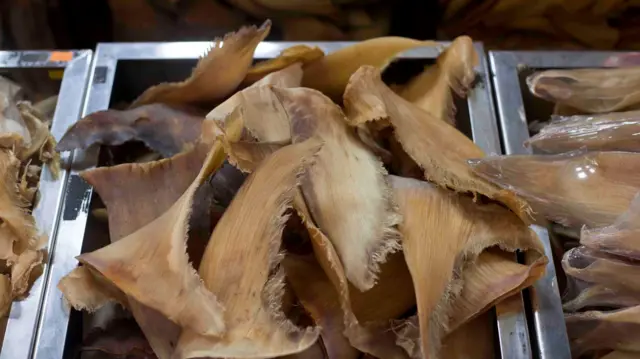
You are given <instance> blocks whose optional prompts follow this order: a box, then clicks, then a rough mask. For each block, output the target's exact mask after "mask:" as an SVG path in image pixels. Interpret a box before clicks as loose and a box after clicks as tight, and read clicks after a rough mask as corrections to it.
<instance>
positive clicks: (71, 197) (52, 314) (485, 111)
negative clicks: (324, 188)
mask: <svg viewBox="0 0 640 359" xmlns="http://www.w3.org/2000/svg"><path fill="white" fill-rule="evenodd" d="M299 44H302V43H298V42H262V43H260V44H259V45H258V47H257V49H256V51H255V55H254V57H255V58H257V59H268V58H273V57H276V56H277V55H278V54H279V53H280V52H281V51H282V50H284V49H286V48H288V47H290V46H293V45H299ZM303 44H306V45H310V46H317V47H319V48H321V49H322V50H323V51H325V53H330V52H333V51H336V50H338V49H340V48H343V47H345V46H349V45H352V44H354V43H349V42H340V43H336V42H306V43H303ZM448 44H449V43H447V42H443V43H441V45H442V46H437V47H424V48H417V49H413V50H409V51H406V52H404V53H402V54H400V56H399V58H400V59H435V58H436V57H437V56H438V55H439V54H440V52H441V51H442V49H443V48H444V47H446V46H447V45H448ZM210 46H211V43H210V42H173V43H108V44H99V45H98V47H97V50H96V54H95V57H94V63H93V66H92V78H91V81H90V82H91V84H90V89H89V93H88V96H87V103H86V113H91V112H94V111H99V110H104V109H107V108H108V107H109V102H110V99H111V92H112V88H113V83H114V78H115V72H116V67H117V65H118V61H120V60H184V59H192V60H194V59H197V58H199V57H200V56H202V55H203V54H204V53H205V52H206V51H207V50H208V49H209V48H210ZM476 48H477V49H478V51H479V53H480V54H481V58H482V59H483V60H482V62H481V63H480V64H479V65H478V67H477V68H476V72H477V73H478V75H479V77H480V79H481V80H480V82H479V85H478V86H477V87H476V89H474V90H472V91H471V93H470V95H469V100H468V106H469V115H470V117H471V119H470V120H471V129H472V134H473V137H474V140H475V141H476V142H478V143H479V146H480V147H481V148H483V149H484V150H485V151H487V152H489V153H499V151H500V138H499V133H498V127H497V123H496V118H495V112H494V111H493V108H492V106H493V104H492V101H491V82H490V81H489V72H488V68H487V63H486V59H484V57H483V54H484V52H483V49H482V45H479V44H476ZM96 164H97V157H96V153H95V152H91V153H88V152H87V151H75V152H74V154H73V159H72V168H73V169H74V171H72V172H71V174H70V179H69V181H68V186H67V191H66V192H67V196H66V198H65V200H64V204H63V206H64V208H63V210H62V212H63V213H64V215H63V218H62V219H61V220H60V223H59V229H58V235H57V236H58V238H60V241H62V240H64V241H65V243H66V245H65V246H64V247H62V246H58V249H59V250H58V251H57V252H56V256H59V257H64V258H60V260H58V261H57V262H56V263H55V264H54V266H53V267H52V270H51V271H52V274H51V280H52V281H54V280H55V281H57V280H59V279H60V278H61V277H62V276H64V275H65V274H66V273H68V272H69V271H71V270H72V269H73V268H74V267H75V266H76V265H77V261H75V259H74V258H75V256H77V255H78V254H80V251H81V248H82V241H83V237H84V231H85V229H86V222H87V217H88V205H89V203H90V200H91V187H89V186H88V185H87V184H85V183H84V182H83V181H81V180H80V179H79V177H78V176H77V172H75V170H79V169H87V168H91V167H93V166H95V165H96ZM67 214H68V215H67ZM52 290H54V289H53V288H52ZM49 298H50V300H49V301H48V303H47V305H46V306H45V307H43V318H44V320H43V324H42V325H41V326H40V337H39V338H40V341H39V342H37V343H35V349H34V353H35V355H34V358H37V359H61V358H62V355H63V351H64V343H65V339H66V335H67V329H68V322H69V315H70V311H69V309H65V307H64V305H63V298H62V295H61V293H60V292H59V291H57V290H56V291H55V293H54V292H51V293H50V294H49ZM502 321H504V320H503V319H501V318H499V319H498V322H499V323H500V322H502ZM499 325H500V324H499ZM508 325H509V323H507V322H504V323H503V324H502V326H503V327H504V326H508ZM524 328H526V325H524ZM508 341H509V339H508V338H506V337H505V338H504V342H505V343H507V342H508ZM505 345H506V344H505ZM522 345H524V346H527V348H528V341H519V342H514V343H513V344H512V346H514V347H516V346H522ZM504 358H509V359H512V358H513V359H520V358H523V357H518V356H505V357H504ZM0 359H2V358H0Z"/></svg>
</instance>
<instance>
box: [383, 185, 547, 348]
mask: <svg viewBox="0 0 640 359" xmlns="http://www.w3.org/2000/svg"><path fill="white" fill-rule="evenodd" d="M390 182H391V184H392V186H393V188H394V194H395V198H396V201H397V202H398V205H399V207H400V212H401V214H402V216H403V218H404V221H403V222H402V223H401V224H400V231H401V233H402V234H403V241H402V246H403V249H404V256H405V259H406V261H407V265H408V267H409V271H410V272H411V276H412V278H413V284H414V287H415V290H416V302H417V305H418V319H419V326H420V345H417V346H418V347H420V348H421V350H422V356H424V357H437V356H438V353H439V352H440V349H441V348H440V347H441V344H442V340H443V339H444V336H445V335H446V334H447V333H449V332H450V331H451V330H453V329H455V327H457V326H460V325H462V324H464V322H465V321H468V320H469V319H470V318H472V317H474V316H476V315H478V314H480V313H481V312H482V311H484V310H486V309H488V308H489V307H490V306H491V305H492V304H494V303H495V302H496V301H498V300H500V299H501V298H503V297H504V296H506V295H509V294H511V293H513V292H515V291H517V290H518V289H520V288H522V286H523V285H527V284H529V283H531V281H532V280H535V278H537V277H539V276H540V275H542V273H543V271H542V269H541V267H543V266H544V264H545V260H544V256H543V254H542V253H543V249H542V246H541V244H540V243H539V240H538V238H537V236H536V235H535V233H534V232H533V231H532V230H530V229H529V228H528V227H527V226H526V225H525V224H524V223H523V222H522V221H521V220H520V219H519V218H518V217H517V216H516V215H515V214H513V213H511V212H509V211H508V210H507V209H505V208H504V207H501V206H499V205H496V204H488V205H480V204H476V203H474V202H473V200H472V198H470V197H462V196H460V195H458V194H456V193H452V192H448V191H446V190H443V189H440V188H437V187H434V186H433V185H431V184H429V183H427V182H423V181H418V180H414V179H409V178H400V177H394V176H391V179H390ZM493 246H499V247H500V248H502V249H503V250H507V251H515V250H516V249H522V250H531V251H533V252H535V253H536V257H537V260H536V265H535V266H534V267H536V268H537V269H536V272H537V274H536V275H531V276H530V275H529V274H528V273H527V272H528V271H527V268H523V269H524V271H523V270H522V269H520V268H517V269H515V270H514V269H512V268H510V265H509V264H508V263H504V262H501V261H492V260H486V259H495V258H493V257H491V256H492V254H491V252H489V253H487V252H485V253H483V252H484V251H485V250H486V249H487V248H489V247H493ZM480 255H484V259H485V260H486V261H482V262H480V261H479V256H480ZM487 256H489V258H487ZM474 265H475V266H476V267H475V268H474V267H472V266H474ZM465 269H471V271H469V272H467V273H465ZM495 275H498V276H499V277H502V278H500V279H501V280H498V279H496V278H491V277H488V276H495ZM530 277H533V278H530ZM425 278H428V280H426V279H425ZM466 279H469V280H470V281H469V282H468V283H467V282H466V281H465V280H466ZM472 280H475V281H476V282H478V281H480V282H482V283H472V282H471V281H472ZM510 280H514V281H515V283H507V282H509V281H510ZM487 284H489V285H491V287H487ZM479 287H482V288H484V289H485V292H484V293H483V291H482V290H478V288H479ZM487 288H490V289H489V290H488V291H487ZM465 290H466V292H465ZM463 293H464V295H471V297H469V298H462V297H463ZM479 296H483V297H482V298H480V297H479ZM460 311H461V312H460Z"/></svg>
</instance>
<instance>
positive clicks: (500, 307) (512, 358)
mask: <svg viewBox="0 0 640 359" xmlns="http://www.w3.org/2000/svg"><path fill="white" fill-rule="evenodd" d="M476 50H477V51H478V53H480V54H484V49H483V48H480V49H476ZM480 65H481V67H482V68H483V69H486V71H485V72H483V73H481V75H480V81H479V82H478V85H477V87H476V91H474V92H473V93H471V94H470V95H469V101H470V102H477V105H476V106H474V107H473V111H480V113H474V112H472V111H470V114H471V116H472V117H484V118H486V119H487V120H484V121H473V122H472V126H473V127H472V131H473V140H474V142H475V143H477V144H478V146H480V148H482V150H483V151H484V152H485V153H487V154H488V155H492V154H501V153H502V148H501V147H500V136H499V131H498V121H497V119H496V113H495V110H494V107H493V99H492V93H493V84H492V81H491V76H490V72H489V70H488V69H489V67H488V65H487V59H486V57H485V56H481V64H480ZM480 96H481V98H478V97H480ZM487 104H491V105H487ZM476 109H477V110H476ZM474 123H475V124H476V125H475V126H474ZM514 260H516V256H515V255H514ZM495 310H496V319H497V329H498V331H497V332H498V346H499V350H500V356H501V357H502V358H503V359H529V358H531V357H532V349H531V339H530V336H529V329H528V326H527V316H526V312H525V305H524V300H523V298H522V292H520V293H519V294H517V295H513V296H512V297H510V298H508V299H506V300H504V301H502V302H501V303H498V304H497V305H496V308H495Z"/></svg>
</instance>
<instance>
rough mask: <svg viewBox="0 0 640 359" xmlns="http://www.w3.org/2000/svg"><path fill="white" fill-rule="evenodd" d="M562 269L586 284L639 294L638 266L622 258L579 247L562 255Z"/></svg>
mask: <svg viewBox="0 0 640 359" xmlns="http://www.w3.org/2000/svg"><path fill="white" fill-rule="evenodd" d="M562 268H563V269H564V271H565V273H566V274H567V275H569V276H572V277H575V278H578V279H580V280H583V281H586V282H591V283H598V284H604V285H606V286H607V287H609V288H612V289H622V290H631V291H634V292H640V265H638V263H636V262H635V261H632V260H627V259H625V258H624V257H619V256H613V255H610V254H606V253H604V252H599V251H596V250H593V249H590V248H587V247H583V246H581V247H576V248H573V249H571V250H569V251H568V252H566V253H565V254H564V256H563V258H562Z"/></svg>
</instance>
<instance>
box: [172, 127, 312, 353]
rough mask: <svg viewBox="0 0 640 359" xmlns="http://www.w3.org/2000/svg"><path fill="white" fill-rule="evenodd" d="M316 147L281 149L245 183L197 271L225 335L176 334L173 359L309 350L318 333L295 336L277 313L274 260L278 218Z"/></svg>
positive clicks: (279, 285) (280, 279)
mask: <svg viewBox="0 0 640 359" xmlns="http://www.w3.org/2000/svg"><path fill="white" fill-rule="evenodd" d="M321 147H322V142H320V141H317V140H309V141H305V142H303V143H299V144H295V145H291V146H287V147H284V148H282V149H281V150H278V151H277V152H275V153H273V155H271V156H270V157H269V158H268V159H266V160H265V161H264V162H263V163H262V164H261V165H260V166H259V168H258V169H257V170H256V171H255V172H253V173H252V174H251V175H250V176H249V178H248V179H247V180H246V181H245V183H244V184H243V186H242V188H241V189H240V191H239V192H238V194H237V195H236V197H235V198H234V199H233V201H232V202H231V205H230V206H229V207H228V208H227V210H226V212H225V214H224V215H223V216H222V218H221V219H220V221H219V222H218V225H217V226H216V228H215V229H214V232H213V234H212V235H211V240H210V241H209V245H208V246H207V249H206V250H205V254H204V256H203V259H202V264H201V265H200V275H201V277H202V279H203V281H204V283H205V284H206V286H207V288H208V289H209V290H210V291H211V292H212V293H215V294H216V295H217V296H218V298H219V300H220V302H221V303H222V305H223V306H224V307H225V316H224V317H225V324H226V326H227V330H226V332H225V333H224V334H223V335H222V336H221V337H219V338H216V337H211V336H209V337H207V336H204V335H201V334H199V333H197V332H194V331H191V330H186V331H183V334H182V335H181V338H180V340H179V343H178V346H177V348H176V354H175V356H176V357H177V358H197V357H215V358H217V357H225V358H258V357H276V356H282V355H288V354H293V353H297V352H300V351H303V350H305V349H307V348H308V347H310V346H311V345H313V344H314V343H315V342H316V340H317V338H318V335H319V330H318V329H316V328H306V329H299V328H298V327H296V326H295V325H294V324H293V323H291V322H290V321H289V320H288V319H286V318H285V316H284V314H283V313H282V310H281V308H280V300H281V299H282V295H283V293H284V270H283V269H282V268H281V267H280V266H279V265H280V260H281V258H282V255H281V254H279V253H278V252H279V250H280V244H281V236H282V230H283V228H284V225H285V223H286V220H287V217H288V216H286V215H285V211H286V210H287V208H288V207H289V206H290V204H291V201H292V200H293V196H294V194H295V193H296V186H297V183H298V181H299V177H300V176H301V175H302V173H303V172H304V171H305V169H306V168H308V166H310V165H311V163H312V162H313V160H314V157H315V155H316V154H317V152H318V151H319V150H320V149H321ZM256 203H260V204H261V205H260V206H256Z"/></svg>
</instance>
